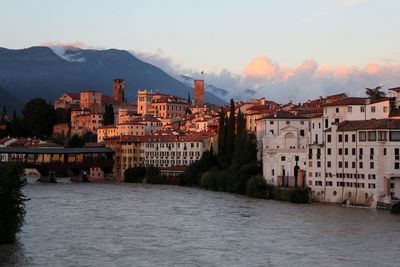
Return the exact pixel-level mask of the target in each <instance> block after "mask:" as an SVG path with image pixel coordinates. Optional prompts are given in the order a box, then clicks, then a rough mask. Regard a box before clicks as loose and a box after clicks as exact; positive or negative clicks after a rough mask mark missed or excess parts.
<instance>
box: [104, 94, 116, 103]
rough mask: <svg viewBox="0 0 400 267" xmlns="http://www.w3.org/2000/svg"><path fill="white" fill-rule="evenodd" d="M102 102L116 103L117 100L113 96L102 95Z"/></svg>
mask: <svg viewBox="0 0 400 267" xmlns="http://www.w3.org/2000/svg"><path fill="white" fill-rule="evenodd" d="M101 103H103V104H114V103H115V100H114V98H112V97H111V96H108V95H101Z"/></svg>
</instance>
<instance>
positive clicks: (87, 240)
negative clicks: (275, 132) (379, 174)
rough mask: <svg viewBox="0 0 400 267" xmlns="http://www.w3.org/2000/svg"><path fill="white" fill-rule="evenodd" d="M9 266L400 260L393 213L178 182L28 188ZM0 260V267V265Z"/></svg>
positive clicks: (4, 254) (4, 252)
mask: <svg viewBox="0 0 400 267" xmlns="http://www.w3.org/2000/svg"><path fill="white" fill-rule="evenodd" d="M24 192H25V194H26V195H27V196H28V197H29V198H30V201H29V202H27V206H26V209H27V214H26V224H25V225H24V227H23V230H22V232H21V233H20V234H19V235H18V239H19V241H18V243H17V244H15V245H2V246H0V263H3V264H4V265H6V266H395V265H397V266H399V264H400V260H399V259H398V258H397V255H398V253H399V251H400V216H398V215H393V214H390V213H388V212H385V211H378V210H372V209H356V208H345V207H337V206H324V205H296V204H290V203H285V202H278V201H268V200H260V199H252V198H248V197H245V196H238V195H233V194H227V193H219V192H210V191H205V190H201V189H196V188H186V187H177V186H153V185H138V184H112V183H69V184H68V183H64V184H61V183H59V184H44V183H37V184H32V185H27V186H26V187H25V189H24ZM0 265H1V264H0Z"/></svg>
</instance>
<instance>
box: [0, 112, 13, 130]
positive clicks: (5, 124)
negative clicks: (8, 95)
mask: <svg viewBox="0 0 400 267" xmlns="http://www.w3.org/2000/svg"><path fill="white" fill-rule="evenodd" d="M11 132H12V129H11V123H10V117H9V116H8V115H7V108H6V106H4V107H3V112H2V114H1V118H0V137H5V136H8V135H10V134H11Z"/></svg>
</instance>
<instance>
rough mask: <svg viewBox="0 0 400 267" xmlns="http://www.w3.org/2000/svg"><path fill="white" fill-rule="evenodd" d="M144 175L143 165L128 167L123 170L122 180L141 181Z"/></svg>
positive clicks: (128, 181) (127, 181)
mask: <svg viewBox="0 0 400 267" xmlns="http://www.w3.org/2000/svg"><path fill="white" fill-rule="evenodd" d="M145 176H146V168H145V167H136V168H128V169H126V170H125V172H124V181H125V182H126V183H142V182H143V179H144V177H145Z"/></svg>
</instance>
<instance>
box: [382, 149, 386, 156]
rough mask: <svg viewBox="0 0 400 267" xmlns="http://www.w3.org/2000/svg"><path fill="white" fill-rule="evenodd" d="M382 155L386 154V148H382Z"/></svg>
mask: <svg viewBox="0 0 400 267" xmlns="http://www.w3.org/2000/svg"><path fill="white" fill-rule="evenodd" d="M383 155H384V156H386V148H384V149H383Z"/></svg>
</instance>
